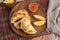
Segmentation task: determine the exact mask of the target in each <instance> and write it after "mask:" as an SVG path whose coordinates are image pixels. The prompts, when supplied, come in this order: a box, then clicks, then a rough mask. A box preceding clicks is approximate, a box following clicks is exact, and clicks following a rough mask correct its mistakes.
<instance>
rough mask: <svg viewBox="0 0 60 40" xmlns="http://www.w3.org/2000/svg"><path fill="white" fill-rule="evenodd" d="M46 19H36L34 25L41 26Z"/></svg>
mask: <svg viewBox="0 0 60 40" xmlns="http://www.w3.org/2000/svg"><path fill="white" fill-rule="evenodd" d="M45 22H46V21H36V22H34V25H35V26H42V25H43V24H44V23H45Z"/></svg>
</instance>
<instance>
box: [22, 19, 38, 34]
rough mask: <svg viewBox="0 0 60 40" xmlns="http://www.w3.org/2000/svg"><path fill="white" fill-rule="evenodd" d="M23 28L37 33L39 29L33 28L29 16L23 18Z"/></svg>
mask: <svg viewBox="0 0 60 40" xmlns="http://www.w3.org/2000/svg"><path fill="white" fill-rule="evenodd" d="M22 24H23V25H22V27H21V28H22V30H23V31H24V32H25V33H28V34H35V33H36V32H37V31H36V30H35V29H34V28H33V26H32V25H31V23H30V20H28V19H27V18H23V19H22Z"/></svg>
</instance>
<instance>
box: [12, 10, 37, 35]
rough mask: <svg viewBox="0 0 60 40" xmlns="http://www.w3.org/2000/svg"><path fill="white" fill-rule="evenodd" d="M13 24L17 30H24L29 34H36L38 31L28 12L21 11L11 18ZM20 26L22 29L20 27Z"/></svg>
mask: <svg viewBox="0 0 60 40" xmlns="http://www.w3.org/2000/svg"><path fill="white" fill-rule="evenodd" d="M11 23H13V24H14V27H15V28H17V29H22V30H23V31H24V32H25V33H27V34H35V33H36V32H37V31H36V30H35V29H34V28H33V26H32V25H31V19H30V16H29V15H28V12H27V11H26V10H23V9H22V10H19V11H18V12H15V13H14V14H13V15H12V17H11ZM19 26H20V27H19Z"/></svg>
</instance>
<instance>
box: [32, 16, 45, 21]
mask: <svg viewBox="0 0 60 40" xmlns="http://www.w3.org/2000/svg"><path fill="white" fill-rule="evenodd" d="M33 16H34V18H36V19H38V20H41V21H45V20H46V19H45V18H44V17H42V16H40V15H33Z"/></svg>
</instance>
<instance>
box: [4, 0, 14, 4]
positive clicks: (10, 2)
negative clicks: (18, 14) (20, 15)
mask: <svg viewBox="0 0 60 40" xmlns="http://www.w3.org/2000/svg"><path fill="white" fill-rule="evenodd" d="M3 3H7V4H12V3H14V0H5V1H3Z"/></svg>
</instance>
